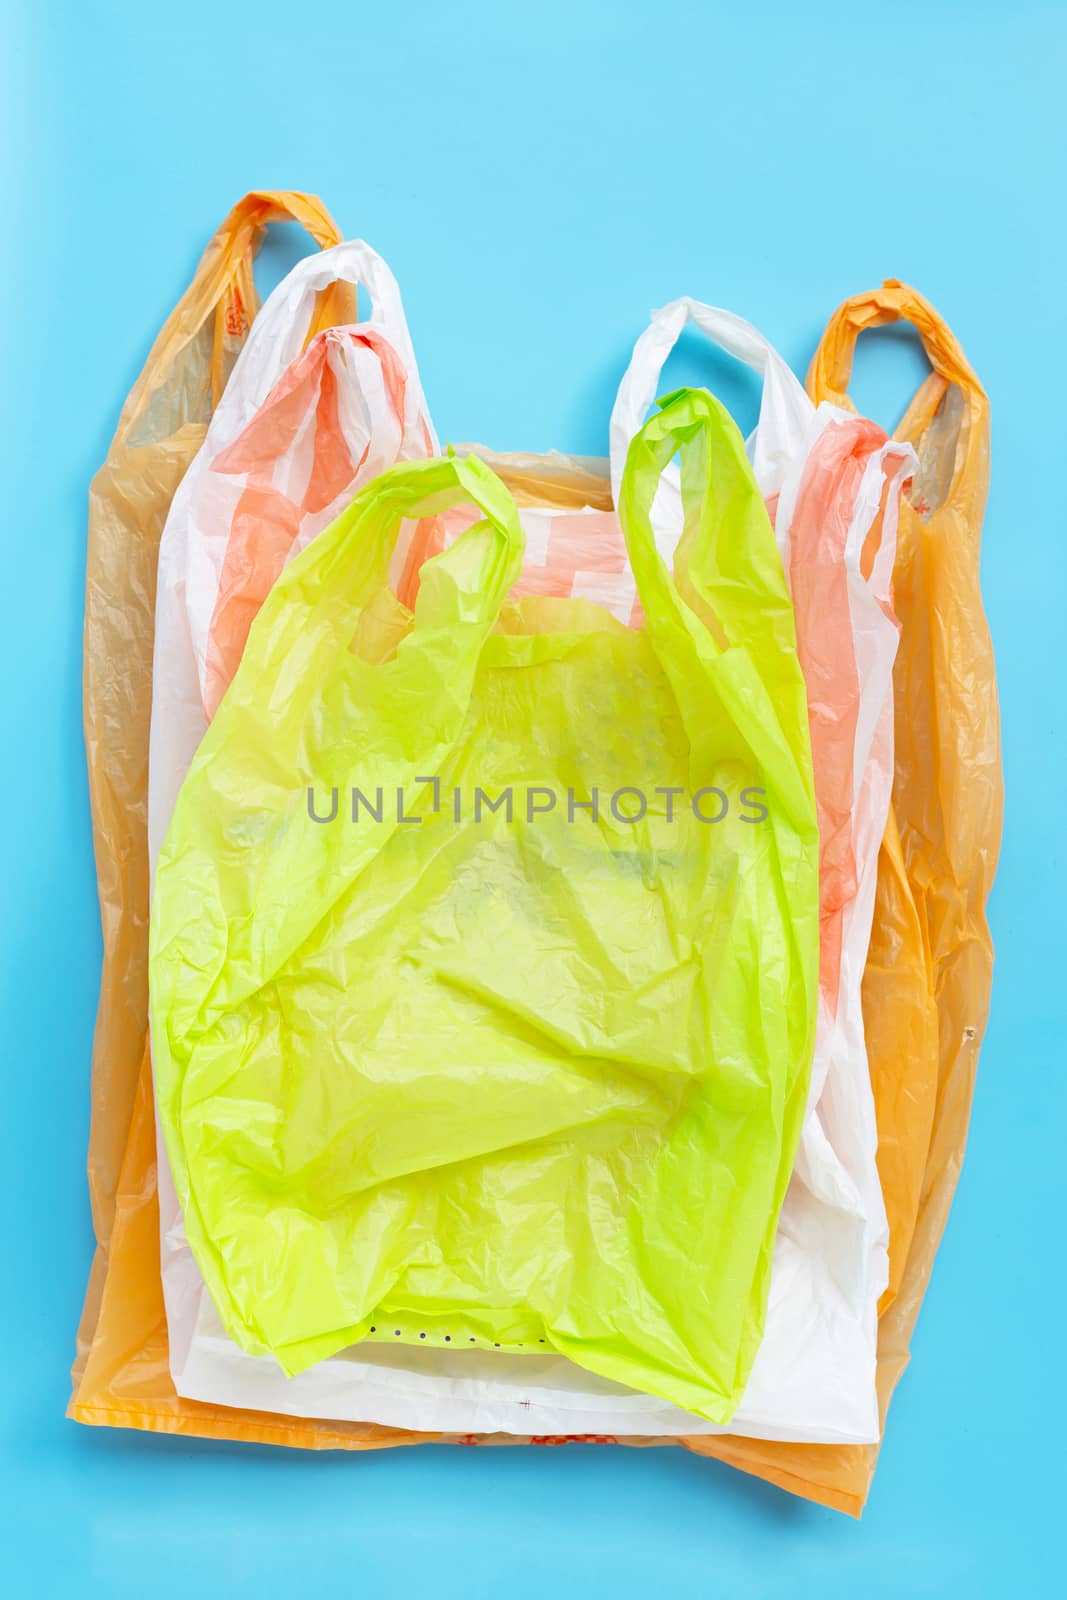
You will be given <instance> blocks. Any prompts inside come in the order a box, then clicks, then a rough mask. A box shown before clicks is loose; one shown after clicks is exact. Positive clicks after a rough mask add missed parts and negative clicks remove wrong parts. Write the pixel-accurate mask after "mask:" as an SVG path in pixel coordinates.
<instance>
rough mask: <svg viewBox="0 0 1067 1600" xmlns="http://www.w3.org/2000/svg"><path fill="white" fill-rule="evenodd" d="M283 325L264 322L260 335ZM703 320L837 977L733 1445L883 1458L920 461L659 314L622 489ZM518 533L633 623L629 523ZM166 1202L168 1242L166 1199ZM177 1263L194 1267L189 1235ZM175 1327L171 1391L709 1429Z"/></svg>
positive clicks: (524, 1368)
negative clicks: (903, 531)
mask: <svg viewBox="0 0 1067 1600" xmlns="http://www.w3.org/2000/svg"><path fill="white" fill-rule="evenodd" d="M269 312H270V307H269V306H268V307H267V308H265V310H264V313H263V318H266V317H267V316H268V315H269ZM691 319H692V320H695V321H696V322H697V323H698V325H699V326H700V327H701V329H702V331H703V332H704V333H705V334H706V335H707V336H708V337H710V338H711V339H712V340H714V341H716V342H719V343H720V344H722V345H723V347H724V348H726V349H728V350H730V351H731V353H733V354H734V355H736V356H739V357H740V358H741V359H743V360H746V361H749V362H751V363H752V364H753V365H754V366H755V367H757V369H758V370H760V371H761V372H762V373H763V374H764V376H765V379H766V381H765V383H764V389H763V404H762V405H761V409H760V420H759V424H758V427H757V429H756V431H755V433H754V434H753V436H752V438H751V439H750V440H749V441H748V444H747V446H746V448H747V451H748V453H749V456H750V458H751V459H752V460H753V461H755V462H756V463H757V472H756V475H757V481H758V482H759V484H760V487H761V489H763V490H764V493H765V494H767V493H769V494H770V502H771V505H772V506H774V507H775V508H776V537H777V541H778V544H779V548H780V550H781V552H782V557H783V561H784V563H785V566H786V571H787V574H788V575H789V577H790V580H791V584H792V590H793V603H794V611H795V613H796V616H797V623H798V633H797V639H798V652H799V654H800V658H801V663H802V667H803V670H804V674H805V679H806V682H807V684H808V687H809V696H808V699H809V716H810V720H811V731H812V754H813V766H814V773H815V789H816V801H817V806H818V808H819V814H820V822H821V827H820V836H821V846H820V862H821V865H820V918H821V927H822V933H821V938H820V968H821V979H822V981H821V983H820V1008H819V1025H818V1030H817V1034H816V1047H815V1061H814V1065H813V1069H812V1086H811V1091H810V1095H809V1105H808V1112H807V1116H806V1118H805V1124H804V1131H803V1134H802V1140H801V1148H800V1151H799V1153H798V1160H797V1166H796V1169H795V1172H794V1176H793V1180H792V1181H791V1184H790V1188H789V1191H788V1194H787V1199H786V1203H785V1209H784V1211H783V1214H782V1217H781V1220H780V1224H779V1230H778V1235H777V1237H776V1240H775V1253H774V1263H773V1268H772V1275H771V1289H770V1297H769V1301H768V1309H767V1318H766V1323H765V1330H764V1337H763V1340H762V1342H761V1344H760V1348H759V1352H758V1355H757V1357H756V1361H755V1363H754V1366H753V1369H752V1372H751V1375H750V1379H749V1383H748V1386H747V1388H746V1390H745V1395H744V1398H743V1400H742V1402H741V1404H740V1406H739V1407H738V1410H737V1412H736V1413H735V1415H734V1417H733V1419H732V1422H731V1425H730V1430H731V1432H737V1433H742V1434H747V1435H750V1436H754V1437H757V1438H778V1439H797V1440H808V1441H813V1442H833V1443H841V1442H867V1441H871V1440H875V1439H877V1438H878V1435H879V1416H878V1404H877V1394H876V1388H875V1364H876V1341H877V1302H878V1297H879V1295H880V1293H881V1291H882V1288H883V1287H884V1284H885V1280H886V1234H885V1230H886V1223H885V1210H884V1206H883V1203H882V1195H881V1188H880V1185H879V1181H878V1171H877V1165H876V1161H875V1145H876V1134H875V1124H874V1105H873V1099H872V1096H871V1090H870V1075H869V1071H868V1066H867V1058H866V1052H865V1048H864V1042H863V1021H862V1013H861V999H860V982H861V979H862V973H863V966H864V962H865V958H866V951H867V942H868V938H869V930H870V922H871V916H872V912H873V903H874V889H875V880H876V873H877V858H878V847H879V843H880V841H881V836H882V832H883V830H884V826H885V817H886V812H887V809H888V804H889V792H890V787H891V782H892V704H891V698H890V682H891V673H892V663H893V657H894V655H895V651H896V639H897V630H896V626H895V622H894V619H893V618H892V614H891V612H890V610H889V606H888V598H889V597H888V587H889V574H890V572H891V569H892V563H893V555H894V551H895V539H896V515H897V509H898V504H899V490H900V480H901V477H902V475H903V474H904V472H905V471H906V470H907V471H910V468H911V465H912V462H913V457H912V456H911V453H910V451H909V450H908V449H907V448H906V447H900V446H896V445H891V444H888V443H887V442H886V439H885V435H884V433H883V432H882V430H881V429H879V428H876V427H875V426H874V425H873V424H871V423H869V422H864V421H861V420H859V419H857V418H855V417H852V416H851V415H850V414H849V413H848V412H845V411H841V410H840V409H838V408H836V407H832V406H828V405H823V406H820V407H819V408H816V407H814V406H813V404H812V402H811V401H810V400H809V399H808V397H807V395H806V394H805V393H804V390H803V388H802V386H801V384H800V383H799V382H798V380H797V379H796V378H795V377H794V376H793V374H792V373H791V372H790V370H789V368H788V367H787V366H786V364H785V363H784V362H783V361H782V359H781V357H780V356H779V355H778V354H777V352H775V351H774V350H773V348H772V347H771V346H770V345H769V344H768V343H767V341H766V340H765V339H764V338H763V337H762V335H760V334H759V333H758V331H757V330H756V329H754V328H752V327H751V326H750V325H749V324H747V323H745V322H744V321H742V319H740V318H738V317H737V316H735V315H733V314H732V313H729V312H725V311H722V310H720V309H718V308H715V307H711V306H706V305H703V304H701V303H700V302H696V301H692V300H681V301H676V302H673V303H672V304H671V305H669V306H667V307H664V308H663V309H662V310H661V311H658V312H655V313H654V314H653V318H652V321H651V323H650V326H649V329H648V330H647V331H646V332H645V333H644V334H642V336H641V338H640V339H639V340H638V343H637V346H636V348H635V352H634V358H633V360H632V362H631V363H630V366H629V368H628V369H627V372H626V375H625V377H624V379H623V382H622V384H621V386H620V390H619V396H618V399H617V401H616V406H615V411H614V419H613V426H612V443H613V453H614V456H615V464H614V467H613V479H614V481H615V482H616V483H618V484H621V481H622V471H623V464H624V458H625V454H626V450H627V448H628V445H629V443H630V440H631V435H630V433H629V431H628V429H629V428H630V427H635V428H636V427H638V426H639V425H640V423H641V421H642V420H643V417H644V414H645V411H646V410H647V407H648V401H649V397H651V396H652V395H653V394H654V393H655V389H656V386H657V384H658V381H659V372H660V368H661V365H662V362H663V360H664V359H665V357H666V356H667V354H668V353H669V349H670V346H671V344H672V343H673V341H674V340H675V339H676V338H677V336H678V334H679V333H680V332H681V330H682V328H683V326H684V325H685V323H686V322H687V321H688V320H691ZM260 326H261V327H262V319H261V323H260ZM238 376H239V371H238V372H235V374H234V381H236V379H237V378H238ZM194 470H195V469H194ZM761 475H762V481H760V480H761ZM526 487H527V488H534V487H536V485H535V484H533V483H531V482H527V485H526ZM550 487H551V476H550V475H549V474H546V489H548V488H550ZM183 495H184V486H183ZM883 512H884V515H883ZM476 516H477V512H476V510H475V509H474V508H473V507H472V506H470V505H467V506H458V507H456V508H454V509H453V510H451V511H449V512H447V513H445V514H443V515H438V516H437V517H435V518H430V519H426V520H425V521H424V522H422V523H421V524H420V525H419V529H418V533H417V536H416V538H415V540H414V542H413V544H412V548H411V551H410V553H409V556H408V559H407V562H406V564H404V566H403V576H402V580H401V582H402V590H401V592H402V595H403V596H404V597H405V598H406V599H407V603H409V604H410V603H412V602H413V600H414V596H415V595H416V594H417V589H418V564H419V561H420V560H421V561H424V560H426V559H428V558H429V556H430V554H431V553H439V552H440V550H441V549H443V548H446V547H447V545H448V544H449V543H451V542H452V541H453V540H454V539H455V538H458V537H459V535H460V534H461V533H462V532H463V531H464V529H465V528H467V527H469V526H470V524H471V523H472V522H473V521H474V520H475V519H476ZM521 520H522V525H523V530H524V533H525V535H526V549H525V551H524V558H523V567H522V573H521V575H520V577H519V579H518V581H517V582H516V584H515V585H514V586H513V588H512V590H511V594H512V596H513V597H514V596H517V595H523V594H524V595H548V596H555V597H557V598H574V597H579V598H583V599H587V600H592V601H594V602H596V603H597V604H600V605H604V606H605V607H606V608H607V609H608V610H609V611H610V612H611V613H612V615H614V616H616V617H617V618H618V619H619V620H620V621H624V622H629V623H630V624H631V625H632V626H635V627H636V626H640V625H641V622H642V618H643V612H642V608H641V605H640V602H639V600H638V597H637V593H636V587H635V583H634V575H633V572H632V570H631V568H630V563H629V560H628V558H627V552H626V545H625V541H624V539H623V535H622V531H621V529H620V527H619V524H618V519H617V518H616V517H615V515H614V513H613V512H605V511H603V510H601V509H599V508H596V507H590V506H585V507H583V508H582V509H580V510H577V511H575V510H567V509H561V508H559V507H553V506H551V505H547V504H546V505H541V506H536V505H535V506H532V507H524V508H523V510H522V512H521ZM680 525H681V499H680V491H679V485H678V481H677V474H676V472H674V471H673V469H669V470H668V473H667V474H666V475H665V481H664V483H663V485H662V486H661V489H660V491H659V492H658V493H657V495H656V497H655V507H654V513H653V532H654V534H655V538H656V544H657V548H658V549H659V551H660V553H661V555H662V556H663V558H664V560H665V561H666V562H667V563H668V564H671V563H672V562H673V557H674V551H675V548H676V546H677V543H678V536H679V531H680ZM157 692H158V691H157ZM857 774H862V781H859V782H857ZM150 831H151V829H150ZM846 929H847V936H846ZM842 988H843V998H842V1000H841V1003H840V1004H839V1003H838V1002H839V997H840V996H841V991H842ZM164 1160H165V1158H164ZM161 1192H162V1195H163V1197H164V1203H163V1216H164V1224H165V1219H166V1205H165V1188H162V1186H161ZM174 1238H175V1235H174V1232H173V1230H168V1229H166V1225H165V1237H164V1250H163V1270H164V1278H165V1282H166V1281H167V1280H168V1278H172V1277H176V1278H177V1279H178V1282H179V1284H180V1286H181V1287H183V1288H185V1287H189V1286H192V1287H195V1283H194V1281H193V1280H194V1278H195V1273H190V1272H189V1271H188V1269H187V1268H186V1269H184V1270H182V1271H181V1272H180V1274H179V1273H178V1271H177V1265H178V1256H179V1250H178V1249H175V1248H173V1241H174ZM181 1245H182V1248H184V1250H185V1252H186V1253H187V1248H188V1247H187V1246H185V1245H184V1240H182V1241H181ZM167 1317H168V1323H169V1327H170V1333H171V1345H172V1352H173V1354H174V1359H173V1361H172V1375H173V1377H174V1380H175V1383H176V1385H177V1387H178V1389H179V1391H180V1392H181V1393H182V1394H184V1395H187V1396H189V1397H190V1398H195V1399H198V1400H202V1401H217V1402H219V1403H221V1404H228V1405H239V1406H250V1407H252V1408H254V1409H261V1408H266V1409H270V1410H272V1411H278V1412H284V1413H285V1414H287V1415H295V1416H312V1417H314V1416H319V1417H332V1418H335V1419H336V1418H345V1419H349V1420H352V1419H368V1420H373V1421H375V1422H378V1423H386V1424H390V1425H395V1426H417V1427H423V1428H435V1429H445V1430H449V1431H454V1430H462V1431H464V1432H501V1431H503V1432H511V1431H514V1430H515V1429H516V1428H521V1429H525V1428H529V1429H531V1430H533V1431H536V1432H538V1433H549V1432H554V1431H557V1430H561V1429H562V1430H566V1431H567V1432H570V1433H574V1432H578V1431H581V1432H589V1433H594V1434H603V1433H620V1432H621V1433H626V1434H630V1435H635V1434H650V1435H657V1434H663V1435H671V1434H677V1435H682V1434H686V1433H692V1432H712V1431H716V1430H715V1426H714V1425H713V1424H710V1423H707V1422H702V1421H701V1420H700V1419H698V1418H695V1417H693V1416H692V1414H691V1413H686V1412H683V1411H680V1410H678V1409H677V1408H676V1407H671V1406H666V1405H664V1404H663V1403H662V1402H660V1401H657V1400H655V1398H654V1397H649V1396H647V1395H641V1394H638V1393H635V1392H632V1391H626V1390H624V1389H623V1388H621V1387H620V1386H619V1385H616V1384H611V1383H606V1382H604V1381H602V1380H601V1381H599V1382H597V1383H595V1384H594V1383H593V1381H592V1379H591V1378H590V1376H589V1375H588V1374H585V1375H583V1374H582V1373H581V1372H580V1371H578V1370H576V1369H574V1368H573V1367H572V1366H571V1365H570V1363H568V1362H567V1361H566V1360H564V1359H563V1358H560V1357H556V1356H538V1357H530V1356H529V1355H525V1354H517V1355H514V1356H508V1355H507V1354H505V1353H504V1352H503V1351H497V1350H493V1351H489V1352H486V1353H485V1354H484V1355H483V1354H482V1353H481V1351H480V1350H478V1349H475V1350H473V1351H472V1350H469V1349H468V1350H466V1351H461V1352H459V1353H457V1352H456V1351H455V1350H453V1349H448V1350H434V1349H427V1348H426V1347H421V1348H419V1349H416V1350H412V1351H410V1352H408V1353H406V1354H405V1352H404V1350H403V1348H400V1349H397V1348H396V1347H391V1346H387V1347H385V1348H384V1349H381V1348H379V1349H368V1348H367V1345H366V1343H365V1342H364V1343H363V1344H360V1345H358V1346H353V1347H351V1348H350V1349H348V1350H346V1351H343V1352H340V1353H338V1355H336V1356H335V1357H333V1358H329V1359H326V1360H323V1361H319V1362H317V1363H316V1364H315V1365H314V1366H313V1367H312V1368H310V1369H308V1370H307V1371H305V1372H303V1373H301V1374H300V1375H299V1377H297V1378H296V1379H289V1380H283V1379H282V1378H281V1377H280V1375H279V1372H278V1369H277V1367H276V1365H275V1364H274V1363H273V1362H272V1361H271V1359H270V1358H269V1357H255V1356H251V1355H248V1354H246V1353H245V1352H243V1351H241V1350H240V1349H239V1348H238V1347H237V1346H235V1345H234V1344H233V1343H232V1341H230V1340H229V1339H228V1338H227V1337H226V1334H225V1330H224V1328H223V1327H222V1324H221V1322H220V1321H219V1318H218V1314H217V1312H216V1310H215V1308H214V1306H213V1305H212V1303H211V1301H210V1298H209V1297H208V1296H207V1295H206V1294H204V1293H202V1292H201V1293H200V1294H199V1295H197V1296H196V1297H195V1299H191V1298H190V1297H189V1296H188V1295H185V1296H183V1298H182V1299H181V1300H180V1301H179V1300H178V1298H177V1296H176V1294H175V1293H174V1292H173V1291H172V1292H169V1293H168V1297H167Z"/></svg>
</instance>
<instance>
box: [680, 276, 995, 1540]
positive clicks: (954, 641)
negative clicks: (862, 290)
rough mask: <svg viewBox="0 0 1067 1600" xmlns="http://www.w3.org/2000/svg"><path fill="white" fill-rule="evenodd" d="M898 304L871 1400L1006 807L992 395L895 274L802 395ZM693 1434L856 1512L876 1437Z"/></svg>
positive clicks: (913, 1276) (931, 1173) (944, 1162)
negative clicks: (989, 567) (921, 360)
mask: <svg viewBox="0 0 1067 1600" xmlns="http://www.w3.org/2000/svg"><path fill="white" fill-rule="evenodd" d="M902 318H903V319H905V320H907V321H909V322H911V323H912V324H913V325H914V326H915V327H916V329H917V330H918V332H919V334H920V335H921V337H922V341H923V347H924V349H925V351H926V354H927V356H928V357H929V360H930V364H931V366H932V368H933V371H932V373H931V374H930V376H929V377H928V378H927V380H926V382H925V383H924V384H923V385H922V386H921V388H920V389H919V391H918V393H917V394H916V396H915V398H914V400H913V401H912V403H911V405H910V406H909V408H908V410H907V412H906V413H905V416H904V418H903V421H902V422H901V424H900V426H899V427H898V429H897V430H896V434H897V437H898V438H899V439H903V440H908V441H910V442H911V443H912V444H913V445H914V447H915V450H916V452H917V454H918V458H919V470H918V473H917V474H916V477H915V480H914V483H913V485H912V489H911V493H910V496H909V497H908V498H907V499H906V501H905V503H904V505H903V506H902V508H901V520H900V531H899V540H898V554H897V564H896V568H895V572H894V606H895V609H896V612H897V614H898V616H899V618H900V622H901V642H900V649H899V652H898V656H897V666H896V671H895V689H896V707H897V716H896V773H895V781H894V787H893V810H892V812H891V815H890V822H889V826H888V828H887V831H886V837H885V841H884V844H883V849H882V855H881V858H880V861H879V872H878V896H877V902H876V906H875V921H874V937H873V939H872V944H871V955H870V958H869V960H868V964H867V968H866V972H865V976H864V1019H865V1023H866V1028H867V1048H868V1054H869V1057H870V1063H871V1077H872V1083H873V1088H874V1094H875V1103H876V1106H877V1112H878V1127H879V1136H880V1145H879V1163H880V1166H881V1169H882V1177H883V1183H884V1186H885V1192H886V1203H887V1208H888V1210H889V1215H890V1227H891V1241H892V1246H891V1248H892V1253H893V1257H894V1268H893V1277H892V1278H891V1285H890V1295H888V1296H887V1300H886V1304H885V1306H884V1308H883V1311H882V1315H881V1318H880V1321H879V1339H878V1392H879V1400H880V1403H881V1409H882V1415H883V1419H884V1417H885V1414H886V1412H887V1410H888V1407H889V1402H890V1399H891V1398H892V1394H893V1390H894V1388H895V1387H896V1384H897V1382H898V1380H899V1378H900V1376H901V1374H902V1373H903V1371H904V1368H905V1367H906V1366H907V1363H908V1346H909V1343H910V1340H911V1335H912V1331H913V1329H914V1327H915V1322H916V1319H917V1317H918V1314H919V1310H920V1307H921V1305H922V1300H923V1296H924V1294H925V1292H926V1286H927V1284H928V1282H929V1279H930V1273H931V1269H932V1267H933V1262H934V1257H935V1255H936V1253H937V1247H938V1244H939V1242H940V1239H941V1234H942V1231H943V1229H944V1225H945V1221H946V1219H947V1217H948V1211H949V1207H950V1205H951V1203H952V1195H953V1192H954V1190H955V1187H956V1180H957V1178H958V1177H959V1172H960V1168H961V1166H962V1163H963V1154H964V1148H965V1146H966V1142H967V1127H968V1122H969V1119H970V1108H971V1097H972V1093H973V1088H974V1077H975V1070H976V1068H977V1064H978V1053H979V1049H980V1047H981V1042H982V1036H983V1033H984V1031H985V1026H986V1022H987V1020H988V1015H989V995H990V986H991V982H992V967H993V951H992V942H991V940H990V937H989V928H988V924H987V922H986V915H985V906H986V901H987V899H988V896H989V891H990V889H991V887H992V883H993V877H994V874H995V871H996V863H997V855H998V852H999V848H1000V834H1001V824H1002V820H1003V807H1004V789H1003V777H1002V773H1001V764H1000V731H999V718H998V711H997V685H996V672H995V667H994V661H993V650H992V644H991V642H990V638H989V630H988V626H987V624H986V619H985V613H984V610H983V607H982V595H981V587H980V582H979V555H980V546H981V531H982V519H983V516H984V514H985V503H986V495H987V491H988V485H989V403H988V400H987V398H986V395H985V393H984V391H983V389H982V387H981V385H980V383H979V381H978V379H977V377H976V376H975V374H974V372H973V370H972V368H971V367H970V365H969V364H968V362H967V360H966V357H965V356H964V354H963V351H962V350H961V348H960V345H959V342H958V341H957V339H956V338H955V337H954V335H953V334H952V333H951V331H950V330H949V328H948V327H947V326H946V324H945V322H944V321H943V319H942V318H941V317H940V316H939V315H938V313H937V312H936V311H935V310H934V308H933V307H932V306H931V305H930V303H929V301H927V300H925V299H924V298H923V297H922V295H920V294H918V293H917V292H916V290H914V289H911V288H909V287H908V286H907V285H906V284H900V283H897V282H895V281H892V280H891V281H889V282H887V283H886V284H884V285H883V287H882V288H881V289H877V290H875V291H873V292H872V293H870V294H863V295H857V296H856V297H855V298H854V299H852V300H848V301H846V302H845V303H844V305H842V306H841V307H840V308H839V309H838V311H837V312H835V314H834V316H833V317H832V318H831V319H830V323H829V325H828V327H827V330H826V333H825V334H824V336H823V339H822V341H821V343H820V345H819V349H818V351H817V352H816V355H815V358H814V360H813V362H812V365H811V370H810V372H809V374H808V388H809V391H810V392H811V394H812V396H813V397H814V398H815V399H816V400H830V401H832V402H833V403H835V404H838V405H847V404H848V403H849V402H848V393H847V391H848V380H849V375H850V372H851V367H852V355H853V350H854V348H855V343H856V339H857V337H858V335H859V334H860V333H861V332H862V331H863V330H864V329H865V328H871V327H879V326H882V325H884V324H886V323H891V322H896V321H898V320H900V319H902ZM691 1447H692V1448H693V1449H696V1450H698V1451H700V1452H702V1453H704V1454H709V1455H715V1456H717V1457H718V1458H719V1459H721V1460H725V1461H728V1462H730V1464H731V1465H733V1466H736V1467H740V1468H742V1469H743V1470H745V1471H750V1472H755V1473H757V1474H758V1475H759V1476H760V1477H764V1478H768V1479H770V1481H772V1482H774V1483H778V1484H780V1485H781V1486H782V1487H783V1488H786V1489H791V1490H793V1491H794V1492H795V1493H799V1494H804V1495H806V1496H808V1497H809V1498H814V1499H818V1500H821V1501H822V1502H823V1504H825V1505H832V1506H836V1507H838V1508H839V1509H841V1510H844V1511H850V1512H852V1513H853V1514H858V1513H859V1512H860V1510H861V1509H862V1507H863V1502H864V1500H865V1499H866V1497H867V1493H868V1490H869V1488H870V1483H871V1479H872V1477H873V1474H874V1469H875V1465H876V1463H877V1459H878V1450H877V1447H874V1446H866V1447H848V1448H825V1449H817V1448H814V1447H808V1446H802V1445H777V1446H761V1445H759V1444H758V1443H756V1442H755V1441H751V1440H730V1441H726V1440H723V1439H715V1440H693V1441H691Z"/></svg>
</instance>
